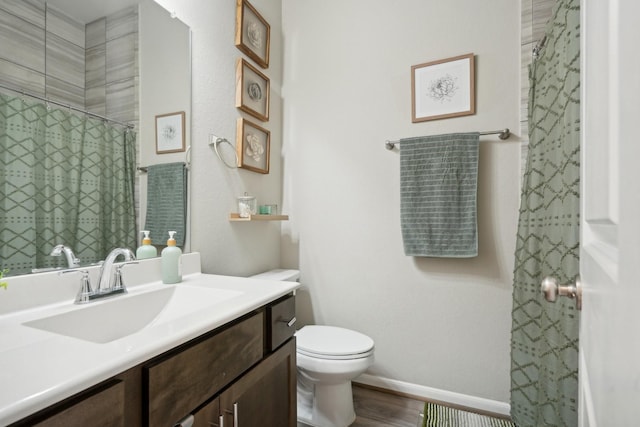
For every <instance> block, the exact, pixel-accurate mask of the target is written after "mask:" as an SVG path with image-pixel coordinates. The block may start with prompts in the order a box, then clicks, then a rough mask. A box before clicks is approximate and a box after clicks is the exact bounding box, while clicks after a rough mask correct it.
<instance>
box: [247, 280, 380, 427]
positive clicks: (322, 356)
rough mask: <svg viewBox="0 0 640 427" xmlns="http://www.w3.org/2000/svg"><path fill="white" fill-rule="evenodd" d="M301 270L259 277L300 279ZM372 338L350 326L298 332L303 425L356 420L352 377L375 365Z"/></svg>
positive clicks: (331, 426) (336, 426) (337, 425)
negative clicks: (353, 329) (347, 327)
mask: <svg viewBox="0 0 640 427" xmlns="http://www.w3.org/2000/svg"><path fill="white" fill-rule="evenodd" d="M299 276H300V272H299V271H298V270H272V271H268V272H266V273H262V274H258V275H256V276H251V277H252V278H257V279H269V280H282V281H296V280H297V279H298V278H299ZM373 347H374V343H373V340H372V339H371V338H369V337H368V336H366V335H364V334H361V333H359V332H356V331H352V330H350V329H345V328H338V327H335V326H320V325H307V326H304V327H302V328H300V330H298V331H297V332H296V358H297V366H298V422H299V424H298V425H299V426H300V425H302V426H304V425H309V426H313V427H346V426H348V425H350V424H351V423H353V422H354V421H355V419H356V414H355V412H354V410H353V395H352V393H351V380H353V379H354V378H356V377H357V376H358V375H360V374H362V373H363V372H364V371H366V370H367V368H368V367H369V366H371V364H373Z"/></svg>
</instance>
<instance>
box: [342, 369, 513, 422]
mask: <svg viewBox="0 0 640 427" xmlns="http://www.w3.org/2000/svg"><path fill="white" fill-rule="evenodd" d="M354 382H355V383H360V384H364V385H368V386H372V387H377V388H382V389H386V390H390V391H395V392H398V393H404V394H408V395H411V396H416V397H419V398H423V399H426V400H436V401H439V402H443V403H448V404H451V405H458V406H464V407H466V408H470V409H476V410H478V411H482V412H490V413H493V414H498V415H505V416H509V413H510V409H511V408H510V405H509V404H508V403H504V402H498V401H496V400H490V399H484V398H482V397H476V396H469V395H466V394H461V393H455V392H452V391H447V390H440V389H437V388H432V387H426V386H422V385H418V384H411V383H406V382H403V381H397V380H392V379H389V378H383V377H378V376H375V375H370V374H362V375H360V376H359V377H358V378H356V379H355V380H354Z"/></svg>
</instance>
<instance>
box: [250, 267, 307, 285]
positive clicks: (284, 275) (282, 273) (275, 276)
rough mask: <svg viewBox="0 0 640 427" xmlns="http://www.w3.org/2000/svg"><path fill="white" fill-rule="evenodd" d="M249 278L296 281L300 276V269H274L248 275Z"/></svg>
mask: <svg viewBox="0 0 640 427" xmlns="http://www.w3.org/2000/svg"><path fill="white" fill-rule="evenodd" d="M249 278H251V279H262V280H278V281H280V282H297V281H298V279H299V278H300V270H285V269H281V268H278V269H275V270H269V271H265V272H264V273H260V274H256V275H254V276H249Z"/></svg>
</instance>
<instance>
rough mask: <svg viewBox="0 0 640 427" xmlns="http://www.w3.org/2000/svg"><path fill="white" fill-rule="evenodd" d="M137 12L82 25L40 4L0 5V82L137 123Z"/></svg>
mask: <svg viewBox="0 0 640 427" xmlns="http://www.w3.org/2000/svg"><path fill="white" fill-rule="evenodd" d="M138 79H139V71H138V9H137V7H135V6H134V7H131V8H127V9H123V10H122V11H120V12H117V13H115V14H113V15H109V16H106V17H104V18H101V19H99V20H97V21H94V22H92V23H89V24H87V25H85V24H84V23H80V22H77V21H75V20H74V19H73V18H71V17H69V16H68V15H67V14H65V13H64V12H62V11H59V10H57V9H55V8H54V7H52V6H50V5H48V4H47V3H46V2H45V1H44V0H2V1H1V2H0V83H3V84H6V85H8V86H11V87H13V88H16V89H19V90H24V91H25V92H28V93H33V94H36V95H40V96H45V97H47V98H50V99H52V100H55V101H58V102H62V103H64V104H70V105H73V106H74V107H77V108H82V109H87V110H88V111H91V112H93V113H96V114H100V115H106V116H107V117H109V118H112V119H115V120H119V121H123V122H132V123H134V124H137V121H138V102H137V101H138Z"/></svg>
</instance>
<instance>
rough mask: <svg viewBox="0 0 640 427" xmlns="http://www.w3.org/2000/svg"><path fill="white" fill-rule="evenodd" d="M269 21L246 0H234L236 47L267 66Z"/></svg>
mask: <svg viewBox="0 0 640 427" xmlns="http://www.w3.org/2000/svg"><path fill="white" fill-rule="evenodd" d="M270 33H271V27H270V26H269V23H268V22H267V21H266V20H265V19H264V18H263V17H262V16H261V15H260V14H259V13H258V11H257V10H256V9H255V8H254V7H253V6H252V5H251V4H250V3H249V2H248V1H247V0H236V47H237V48H238V49H240V50H241V51H242V52H244V53H245V54H246V55H247V56H249V58H251V59H253V60H254V61H256V63H257V64H258V65H260V66H261V67H262V68H269V37H270Z"/></svg>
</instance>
